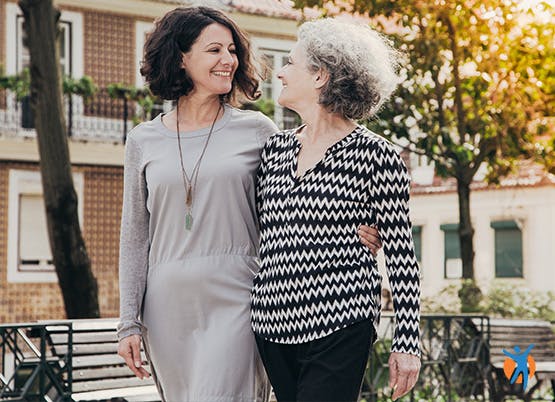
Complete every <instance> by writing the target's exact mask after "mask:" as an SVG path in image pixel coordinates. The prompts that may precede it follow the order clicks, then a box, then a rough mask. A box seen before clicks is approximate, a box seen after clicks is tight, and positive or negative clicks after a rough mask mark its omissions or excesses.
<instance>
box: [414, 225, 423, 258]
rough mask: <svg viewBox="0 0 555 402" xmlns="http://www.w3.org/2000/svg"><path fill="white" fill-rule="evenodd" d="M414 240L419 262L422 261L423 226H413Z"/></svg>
mask: <svg viewBox="0 0 555 402" xmlns="http://www.w3.org/2000/svg"><path fill="white" fill-rule="evenodd" d="M412 240H413V241H414V254H416V259H417V260H418V262H421V261H422V226H413V227H412Z"/></svg>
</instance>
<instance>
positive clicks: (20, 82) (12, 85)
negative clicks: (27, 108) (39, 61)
mask: <svg viewBox="0 0 555 402" xmlns="http://www.w3.org/2000/svg"><path fill="white" fill-rule="evenodd" d="M30 87H31V75H30V74H29V69H28V68H26V69H24V70H23V71H22V72H21V73H19V74H17V75H8V76H6V75H1V76H0V88H2V89H8V90H10V91H12V92H13V93H14V94H15V96H16V99H17V100H18V101H21V100H22V99H23V98H25V97H26V96H27V95H29V88H30Z"/></svg>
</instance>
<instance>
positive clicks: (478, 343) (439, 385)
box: [361, 314, 490, 401]
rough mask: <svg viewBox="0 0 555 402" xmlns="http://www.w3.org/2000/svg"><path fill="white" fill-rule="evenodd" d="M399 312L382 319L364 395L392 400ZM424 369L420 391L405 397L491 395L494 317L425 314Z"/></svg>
mask: <svg viewBox="0 0 555 402" xmlns="http://www.w3.org/2000/svg"><path fill="white" fill-rule="evenodd" d="M394 328H395V326H394V316H393V315H391V314H385V315H383V316H382V318H381V323H380V328H379V338H378V341H377V342H376V343H375V344H374V347H373V350H372V355H371V358H370V361H369V364H368V369H367V371H366V374H365V378H364V383H363V388H362V394H361V399H363V400H366V401H390V400H391V399H389V398H390V396H391V390H390V389H388V382H389V368H388V358H389V355H390V347H391V339H392V338H393V331H394ZM420 329H421V346H422V358H421V361H422V368H421V371H420V376H419V380H418V384H417V385H416V387H415V390H417V391H414V390H413V391H412V392H411V393H409V394H408V395H407V396H405V397H403V398H402V399H400V400H402V401H409V400H410V401H415V400H426V401H435V400H445V401H452V400H486V396H487V374H488V370H489V339H490V328H489V318H488V317H487V316H482V315H423V316H422V317H421V321H420Z"/></svg>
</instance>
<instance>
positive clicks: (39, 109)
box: [19, 0, 100, 318]
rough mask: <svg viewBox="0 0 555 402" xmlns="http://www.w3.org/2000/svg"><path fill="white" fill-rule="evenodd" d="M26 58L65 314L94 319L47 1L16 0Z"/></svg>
mask: <svg viewBox="0 0 555 402" xmlns="http://www.w3.org/2000/svg"><path fill="white" fill-rule="evenodd" d="M19 7H20V8H21V10H22V11H23V15H24V17H25V21H24V29H25V31H26V33H27V46H28V48H29V53H30V56H31V104H32V107H33V109H34V114H35V127H36V130H37V141H38V146H39V155H40V168H41V175H42V187H43V194H44V204H45V207H46V220H47V225H48V237H49V239H50V248H51V250H52V257H53V260H54V265H55V267H56V273H57V275H58V281H59V284H60V288H61V291H62V295H63V299H64V304H65V310H66V315H67V318H93V317H99V315H100V311H99V307H98V287H97V284H96V279H95V278H94V276H93V274H92V270H91V264H90V261H89V257H88V255H87V251H86V248H85V243H84V241H83V237H82V235H81V229H80V228H79V217H78V215H77V195H76V193H75V189H74V186H73V178H72V176H71V163H70V160H69V149H68V143H67V137H66V129H65V122H64V111H63V106H62V87H61V79H60V75H61V74H60V66H59V56H58V50H57V46H56V40H57V36H58V35H57V32H58V24H57V23H58V19H59V17H60V13H59V11H58V10H57V9H55V8H54V7H53V5H52V0H20V1H19Z"/></svg>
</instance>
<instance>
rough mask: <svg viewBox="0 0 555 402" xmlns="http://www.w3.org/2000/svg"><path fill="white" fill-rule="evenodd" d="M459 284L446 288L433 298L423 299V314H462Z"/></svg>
mask: <svg viewBox="0 0 555 402" xmlns="http://www.w3.org/2000/svg"><path fill="white" fill-rule="evenodd" d="M458 290H459V285H458V284H451V285H449V286H446V287H444V288H443V289H441V290H440V291H439V292H438V293H436V294H434V295H433V296H431V297H423V298H422V301H421V303H420V304H421V309H422V312H423V313H442V314H458V313H460V312H461V302H460V299H459V297H458Z"/></svg>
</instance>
